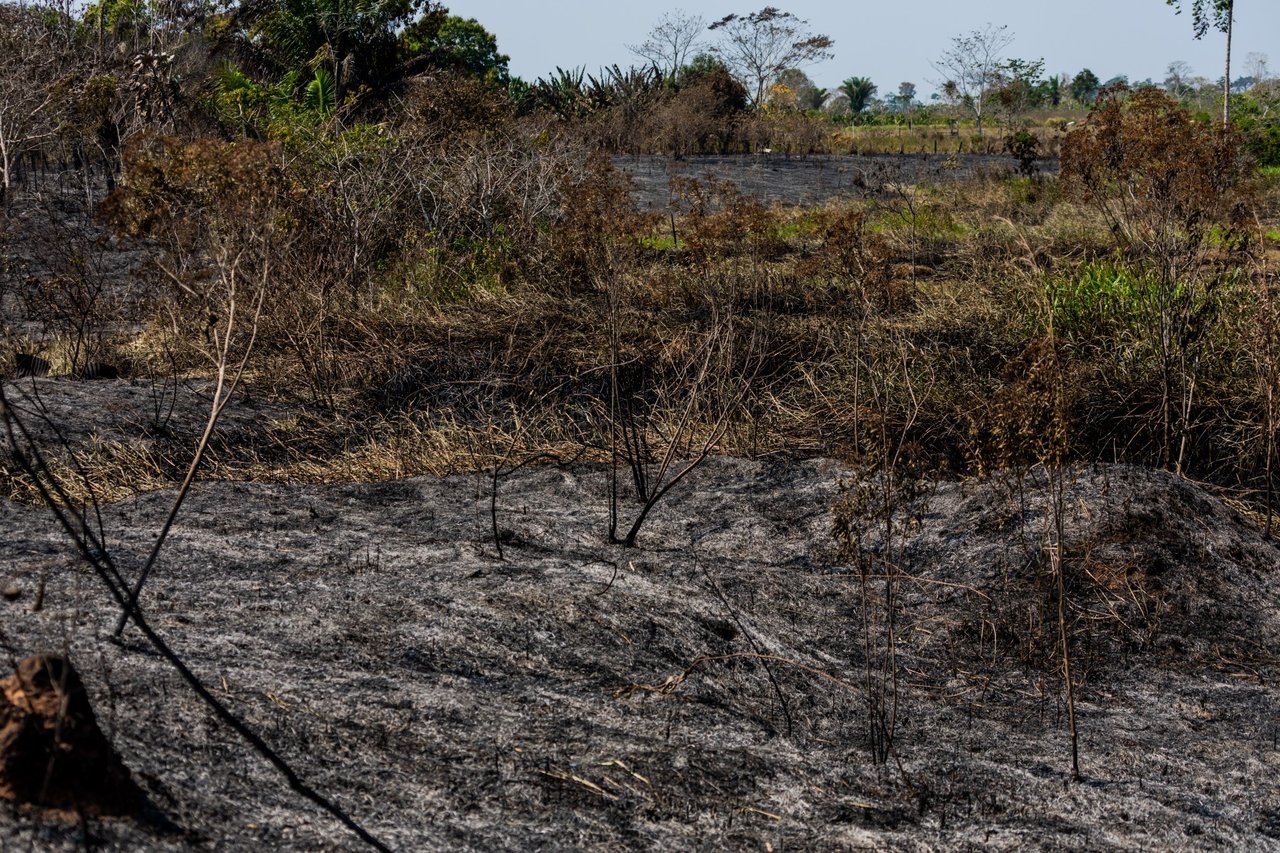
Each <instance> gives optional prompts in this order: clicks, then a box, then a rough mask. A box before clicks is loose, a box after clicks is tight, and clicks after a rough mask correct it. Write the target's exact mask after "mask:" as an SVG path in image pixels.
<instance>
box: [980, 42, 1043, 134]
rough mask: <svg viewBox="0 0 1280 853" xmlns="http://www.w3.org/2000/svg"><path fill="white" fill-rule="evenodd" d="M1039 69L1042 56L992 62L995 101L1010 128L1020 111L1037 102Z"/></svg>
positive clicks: (1037, 103) (1035, 105) (1037, 104)
mask: <svg viewBox="0 0 1280 853" xmlns="http://www.w3.org/2000/svg"><path fill="white" fill-rule="evenodd" d="M1043 73H1044V60H1043V59H1037V60H1034V61H1032V60H1026V59H1010V60H1007V61H1006V62H1002V63H1000V64H999V65H998V66H996V68H995V71H994V72H993V79H992V85H993V87H994V90H995V91H994V95H995V101H996V105H997V106H998V107H999V108H1000V111H1001V112H1002V113H1004V116H1005V119H1006V121H1007V122H1008V123H1009V126H1010V127H1011V128H1012V126H1013V125H1014V124H1015V123H1016V122H1017V121H1018V119H1019V118H1020V117H1021V116H1022V114H1023V113H1025V112H1026V111H1027V110H1029V109H1033V108H1035V107H1038V106H1039V105H1040V102H1041V101H1040V96H1041V92H1040V84H1041V79H1040V77H1041V74H1043Z"/></svg>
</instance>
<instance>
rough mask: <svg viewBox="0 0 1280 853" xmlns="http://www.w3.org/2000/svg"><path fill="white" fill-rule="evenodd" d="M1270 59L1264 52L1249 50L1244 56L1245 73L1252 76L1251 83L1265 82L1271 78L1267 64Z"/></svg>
mask: <svg viewBox="0 0 1280 853" xmlns="http://www.w3.org/2000/svg"><path fill="white" fill-rule="evenodd" d="M1270 62H1271V59H1270V57H1268V56H1267V55H1266V54H1265V53H1258V52H1257V51H1250V52H1249V53H1247V54H1245V57H1244V70H1245V75H1246V76H1248V77H1252V78H1253V85H1255V86H1257V85H1258V84H1260V83H1265V82H1267V80H1269V79H1270V78H1271V69H1270V68H1268V67H1267V66H1268V65H1269V64H1270Z"/></svg>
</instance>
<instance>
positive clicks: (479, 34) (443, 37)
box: [400, 15, 511, 86]
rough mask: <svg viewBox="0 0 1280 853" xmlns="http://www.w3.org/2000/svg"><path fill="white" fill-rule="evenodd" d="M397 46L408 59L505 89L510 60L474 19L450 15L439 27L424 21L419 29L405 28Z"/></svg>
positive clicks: (415, 27)
mask: <svg viewBox="0 0 1280 853" xmlns="http://www.w3.org/2000/svg"><path fill="white" fill-rule="evenodd" d="M400 43H401V46H402V48H403V49H404V51H405V53H407V54H408V55H409V56H415V57H416V56H424V57H428V58H430V60H431V61H432V64H434V65H436V66H438V67H441V68H452V69H454V70H456V71H460V72H462V73H463V74H466V75H468V76H470V77H479V78H481V79H483V80H488V81H489V82H491V83H496V84H498V85H500V86H505V85H507V82H508V80H509V79H510V77H511V74H510V71H509V70H508V66H507V63H508V62H510V61H511V57H509V56H507V55H506V54H504V53H499V52H498V40H497V38H496V37H494V35H493V33H491V32H489V31H488V30H486V29H485V28H484V27H483V26H482V25H481V24H480V22H479V21H477V20H476V19H475V18H460V17H458V16H457V15H450V16H449V17H447V18H445V19H444V21H443V22H442V23H440V24H439V26H435V25H434V23H433V22H432V21H431V20H430V19H427V20H426V21H425V23H423V24H422V26H421V27H420V26H419V25H415V26H413V27H409V28H407V29H406V30H405V31H404V32H403V33H401V35H400Z"/></svg>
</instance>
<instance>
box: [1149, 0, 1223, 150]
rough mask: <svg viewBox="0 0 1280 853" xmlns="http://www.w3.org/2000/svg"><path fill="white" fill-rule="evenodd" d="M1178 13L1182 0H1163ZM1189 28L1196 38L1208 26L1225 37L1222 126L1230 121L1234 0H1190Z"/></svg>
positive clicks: (1180, 9)
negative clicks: (1225, 56)
mask: <svg viewBox="0 0 1280 853" xmlns="http://www.w3.org/2000/svg"><path fill="white" fill-rule="evenodd" d="M1165 3H1166V4H1168V5H1170V6H1172V7H1173V8H1174V9H1175V10H1176V11H1177V13H1178V14H1179V15H1181V14H1182V0H1165ZM1190 4H1191V28H1192V31H1193V32H1194V33H1195V36H1196V38H1197V39H1202V38H1204V36H1205V33H1207V32H1209V29H1210V27H1212V28H1213V29H1215V30H1218V31H1219V32H1221V33H1223V34H1224V35H1226V37H1227V58H1226V65H1225V70H1224V71H1223V74H1222V126H1223V127H1226V126H1227V125H1229V124H1230V123H1231V31H1232V27H1233V24H1234V22H1235V5H1236V4H1235V0H1190Z"/></svg>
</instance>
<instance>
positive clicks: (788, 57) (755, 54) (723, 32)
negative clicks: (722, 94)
mask: <svg viewBox="0 0 1280 853" xmlns="http://www.w3.org/2000/svg"><path fill="white" fill-rule="evenodd" d="M708 29H710V30H713V31H715V32H718V33H719V34H720V37H721V41H720V43H719V44H717V45H716V46H715V48H713V51H714V52H715V54H716V55H717V56H719V57H720V58H721V59H722V60H724V63H725V64H726V65H728V66H729V68H730V69H731V70H732V71H733V72H734V73H735V74H736V75H737V76H738V77H739V79H741V80H742V81H743V82H744V83H745V84H746V85H747V88H748V89H750V90H751V91H753V92H754V93H755V98H754V101H753V104H754V106H755V108H756V109H759V108H760V107H761V106H763V105H764V95H765V90H766V89H768V88H769V85H770V84H771V83H773V81H774V80H776V79H778V75H780V74H781V73H782V72H783V71H785V70H786V69H788V68H795V67H798V66H801V65H807V64H810V63H813V62H818V61H820V60H823V59H829V58H830V57H831V55H832V54H831V46H832V45H834V44H835V42H834V41H833V40H832V39H831V38H830V37H828V36H824V35H816V34H814V33H813V32H811V31H810V30H809V22H808V21H805V20H802V19H800V18H797V17H796V16H795V15H793V14H791V13H790V12H783V11H782V10H780V9H778V8H777V7H775V6H765V7H764V8H763V9H761V10H760V11H759V12H752V13H751V14H749V15H726V16H724V17H723V18H721V19H720V20H718V21H716V22H715V23H714V24H712V25H711V26H710V27H708Z"/></svg>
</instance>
